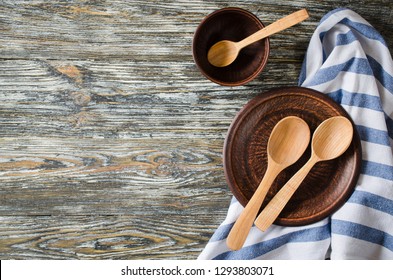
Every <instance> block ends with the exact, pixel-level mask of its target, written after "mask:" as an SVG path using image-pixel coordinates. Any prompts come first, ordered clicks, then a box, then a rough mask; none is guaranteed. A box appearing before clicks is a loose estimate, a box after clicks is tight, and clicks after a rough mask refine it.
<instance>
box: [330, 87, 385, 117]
mask: <svg viewBox="0 0 393 280" xmlns="http://www.w3.org/2000/svg"><path fill="white" fill-rule="evenodd" d="M328 96H329V97H330V98H332V99H333V100H334V101H336V102H337V103H339V104H343V105H348V106H356V107H361V108H367V109H371V110H375V111H379V112H382V111H383V110H382V105H381V99H380V98H379V96H372V95H369V94H365V93H357V92H349V91H346V90H343V89H339V90H337V91H334V92H330V93H328Z"/></svg>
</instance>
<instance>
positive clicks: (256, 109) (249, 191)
mask: <svg viewBox="0 0 393 280" xmlns="http://www.w3.org/2000/svg"><path fill="white" fill-rule="evenodd" d="M287 116H298V117H300V118H302V119H304V120H305V121H306V122H307V124H308V125H309V127H310V130H311V133H313V132H314V130H315V129H316V128H317V126H318V125H319V124H320V123H321V122H322V121H324V120H325V119H327V118H330V117H333V116H345V117H347V118H348V119H350V117H349V115H348V114H347V113H346V111H345V110H344V109H343V108H342V107H341V106H340V105H339V104H337V103H336V102H334V101H333V100H332V99H331V98H329V97H328V96H326V95H324V94H322V93H320V92H317V91H314V90H311V89H307V88H302V87H288V88H279V89H275V90H271V91H269V92H267V93H263V94H261V95H259V96H257V97H255V98H254V99H252V100H251V101H250V102H249V103H248V104H246V105H245V106H244V108H243V109H242V110H241V111H240V112H239V113H238V115H237V116H236V118H235V119H234V121H233V122H232V124H231V126H230V128H229V131H228V134H227V137H226V140H225V145H224V171H225V176H226V179H227V182H228V184H229V188H230V189H231V191H232V193H233V194H234V196H235V197H236V198H237V200H238V201H239V202H240V203H241V204H242V205H243V206H245V205H246V204H247V202H248V201H249V199H250V198H251V197H252V195H253V193H254V192H255V189H256V188H257V187H258V184H259V182H260V181H261V180H262V177H263V176H264V174H265V172H266V168H267V154H266V147H267V142H268V139H269V136H270V133H271V131H272V129H273V127H274V126H275V125H276V124H277V122H278V121H279V120H281V119H282V118H284V117H287ZM354 131H355V132H354V138H353V140H352V143H351V145H350V147H349V148H348V150H347V151H346V152H345V153H344V154H343V155H342V156H340V157H339V158H337V159H335V160H331V161H325V162H320V163H317V164H316V165H315V166H314V167H313V169H312V170H311V172H310V173H309V174H308V176H307V177H306V178H305V180H304V181H303V182H302V184H301V185H300V187H299V189H298V190H297V191H296V193H295V194H294V195H293V197H292V198H291V200H290V201H289V202H288V204H287V205H286V207H285V208H284V210H283V211H282V212H281V214H280V216H279V217H278V218H277V220H276V221H275V224H278V225H283V226H300V225H306V224H310V223H314V222H316V221H319V220H321V219H323V218H325V217H327V216H329V215H330V214H331V213H332V212H334V211H336V210H337V209H338V208H339V207H341V206H342V205H343V204H344V202H345V201H346V200H347V199H348V197H349V195H350V194H351V193H352V192H353V190H354V187H355V185H356V182H357V179H358V176H359V172H360V164H361V146H360V139H359V136H358V134H357V131H356V129H355V130H354ZM310 147H311V146H310V145H309V147H308V148H307V150H306V152H305V153H304V155H303V156H302V157H301V158H300V159H299V161H298V162H296V163H295V164H294V165H292V166H290V167H288V168H287V169H285V170H284V171H282V172H281V173H280V174H279V175H278V177H277V178H276V180H275V181H274V182H273V185H272V187H271V188H270V190H269V192H268V194H267V196H266V199H265V201H264V203H263V205H262V207H261V209H262V208H263V207H264V206H265V205H266V204H267V203H268V202H269V201H270V200H271V199H272V197H273V196H274V195H275V194H276V193H277V191H278V190H279V189H280V188H281V187H282V186H283V185H284V184H285V183H286V182H287V181H288V180H289V179H290V178H291V177H292V175H294V174H295V173H296V172H297V170H299V169H300V167H301V166H303V165H304V164H305V163H306V161H307V160H308V158H309V157H310V154H311V148H310Z"/></svg>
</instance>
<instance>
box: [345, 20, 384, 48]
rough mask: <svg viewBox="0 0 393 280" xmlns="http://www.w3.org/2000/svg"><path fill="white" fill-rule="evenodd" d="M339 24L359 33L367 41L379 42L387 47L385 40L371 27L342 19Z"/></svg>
mask: <svg viewBox="0 0 393 280" xmlns="http://www.w3.org/2000/svg"><path fill="white" fill-rule="evenodd" d="M340 23H341V24H345V25H347V26H349V27H350V28H353V29H355V30H356V31H358V32H359V33H361V34H362V35H363V36H364V37H366V38H368V39H371V40H376V41H379V42H381V43H382V44H383V45H384V46H385V47H387V44H386V42H385V40H384V39H383V37H382V36H381V34H379V32H378V31H377V30H376V29H375V28H374V27H372V26H371V25H368V24H364V23H360V22H355V21H352V20H350V19H348V18H344V19H342V20H341V21H340Z"/></svg>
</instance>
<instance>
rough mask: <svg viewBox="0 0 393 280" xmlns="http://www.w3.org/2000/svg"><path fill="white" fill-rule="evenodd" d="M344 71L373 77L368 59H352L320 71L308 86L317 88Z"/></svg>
mask: <svg viewBox="0 0 393 280" xmlns="http://www.w3.org/2000/svg"><path fill="white" fill-rule="evenodd" d="M342 71H345V72H353V73H357V74H364V75H373V72H372V69H371V67H370V65H369V63H368V60H367V59H365V58H356V57H352V58H351V59H349V60H348V61H346V62H344V63H341V64H337V65H334V66H330V67H327V68H323V69H320V70H319V71H318V72H317V73H316V74H315V76H314V77H313V80H312V82H311V83H310V84H307V85H306V86H316V85H319V84H323V83H326V82H329V81H331V80H333V79H334V78H336V77H337V75H338V74H339V73H340V72H342Z"/></svg>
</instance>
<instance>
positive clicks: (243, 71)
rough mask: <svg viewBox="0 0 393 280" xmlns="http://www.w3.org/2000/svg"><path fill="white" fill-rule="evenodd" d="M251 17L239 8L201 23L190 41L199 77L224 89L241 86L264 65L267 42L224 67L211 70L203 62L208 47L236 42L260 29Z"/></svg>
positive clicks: (248, 50) (217, 13)
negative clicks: (223, 42) (223, 41)
mask: <svg viewBox="0 0 393 280" xmlns="http://www.w3.org/2000/svg"><path fill="white" fill-rule="evenodd" d="M263 27H264V25H263V24H262V22H261V21H260V20H259V19H258V18H257V17H256V16H255V15H253V14H252V13H250V12H248V11H246V10H243V9H240V8H224V9H221V10H217V11H215V12H213V13H211V14H210V15H208V16H207V17H206V18H205V19H203V20H202V22H201V23H200V25H199V26H198V27H197V29H196V31H195V34H194V39H193V56H194V61H195V63H196V65H197V67H198V68H199V70H200V71H201V73H202V74H203V75H205V76H206V77H207V78H208V79H210V80H211V81H213V82H215V83H217V84H220V85H225V86H238V85H243V84H245V83H247V82H249V81H251V80H252V79H254V78H255V77H256V76H257V75H258V74H260V72H261V71H262V70H263V68H264V67H265V65H266V62H267V59H268V56H269V39H268V38H265V39H263V40H260V41H258V42H255V43H253V44H251V45H249V46H247V47H245V48H243V49H242V50H241V51H240V53H239V56H238V57H237V59H236V60H235V61H234V62H233V63H232V64H230V65H229V66H226V67H215V66H213V65H211V64H210V63H209V61H208V60H207V52H208V51H209V49H210V47H211V46H212V45H214V44H215V43H217V42H218V41H221V40H231V41H235V42H237V41H240V40H242V39H244V38H245V37H247V36H249V35H251V34H252V33H255V32H256V31H258V30H259V29H261V28H263Z"/></svg>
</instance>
